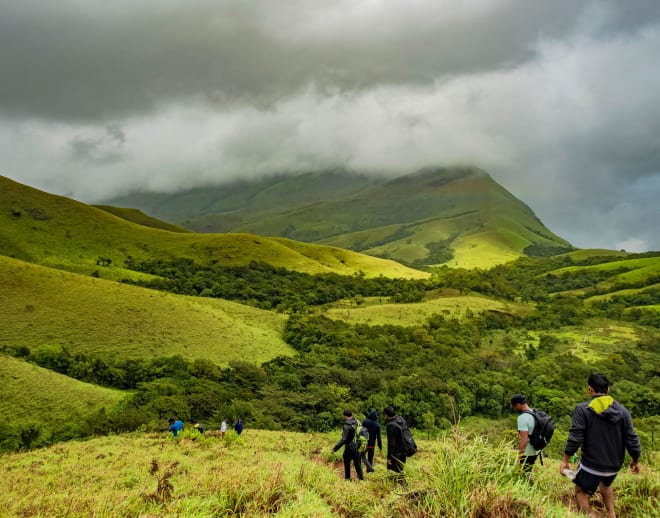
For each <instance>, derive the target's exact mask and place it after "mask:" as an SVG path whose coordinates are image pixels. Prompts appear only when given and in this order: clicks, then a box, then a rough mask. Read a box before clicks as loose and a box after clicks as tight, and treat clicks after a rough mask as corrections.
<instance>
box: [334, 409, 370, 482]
mask: <svg viewBox="0 0 660 518" xmlns="http://www.w3.org/2000/svg"><path fill="white" fill-rule="evenodd" d="M357 428H358V422H357V420H356V419H355V417H353V412H351V411H350V410H348V409H346V410H344V428H343V430H342V434H341V439H339V442H338V443H337V444H335V445H334V447H333V448H332V453H335V452H336V451H337V450H339V448H341V447H342V446H343V447H344V457H343V458H344V478H345V479H346V480H350V479H351V461H353V463H354V464H355V472H356V473H357V476H358V478H359V479H360V480H364V474H363V473H362V459H361V457H360V454H359V453H358V449H357V443H356V442H355V439H356V437H355V434H356V433H357Z"/></svg>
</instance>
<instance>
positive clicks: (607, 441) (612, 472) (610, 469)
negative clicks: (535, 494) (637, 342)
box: [559, 374, 642, 518]
mask: <svg viewBox="0 0 660 518" xmlns="http://www.w3.org/2000/svg"><path fill="white" fill-rule="evenodd" d="M587 384H588V386H589V395H590V396H591V399H590V400H589V401H586V402H584V403H580V404H579V405H577V406H576V407H575V411H574V412H573V422H572V423H571V428H570V430H569V432H568V440H567V441H566V447H565V448H564V458H563V459H562V461H561V463H560V464H559V472H560V473H561V474H565V473H564V472H565V470H567V469H568V462H569V459H570V457H571V456H572V455H574V454H575V453H576V452H577V450H578V449H579V448H581V449H582V453H581V455H580V462H579V464H578V468H577V470H576V473H575V477H574V478H573V483H574V484H575V498H576V500H577V504H578V507H579V508H580V512H581V513H584V514H589V513H590V507H589V496H590V495H593V494H594V493H595V492H596V489H598V491H599V492H600V494H601V495H602V497H603V503H604V504H605V508H606V509H607V513H608V516H609V517H610V518H614V517H616V513H615V511H614V491H613V490H612V487H611V485H612V482H614V479H615V478H616V475H617V473H618V472H619V470H620V469H621V467H622V466H623V459H624V456H625V452H626V450H627V451H628V454H629V455H630V457H631V459H632V461H631V462H630V470H631V471H632V473H633V474H637V473H639V457H640V455H641V453H642V447H641V444H640V442H639V436H638V435H637V433H635V430H634V428H633V424H632V417H630V412H628V410H627V409H626V408H625V407H624V406H623V405H621V404H620V403H619V402H618V401H616V400H614V398H612V397H611V396H609V395H608V392H609V386H610V382H609V380H608V379H607V378H606V377H605V376H604V375H602V374H592V375H591V376H589V379H588V381H587Z"/></svg>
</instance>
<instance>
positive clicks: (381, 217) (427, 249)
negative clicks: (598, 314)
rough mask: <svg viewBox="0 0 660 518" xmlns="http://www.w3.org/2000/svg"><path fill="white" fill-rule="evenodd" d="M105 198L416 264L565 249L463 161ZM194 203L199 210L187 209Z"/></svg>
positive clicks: (201, 223)
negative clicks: (402, 171)
mask: <svg viewBox="0 0 660 518" xmlns="http://www.w3.org/2000/svg"><path fill="white" fill-rule="evenodd" d="M194 200H197V203H194ZM112 203H115V204H117V203H119V204H128V206H135V207H139V208H141V209H142V210H145V211H147V212H149V213H150V214H154V215H158V216H161V217H165V219H168V220H169V221H177V222H180V223H181V224H183V225H184V226H186V227H188V228H192V229H195V230H198V231H203V232H209V231H238V232H249V233H254V234H259V235H267V236H283V237H288V238H291V239H295V240H299V241H306V242H311V243H320V244H328V245H332V246H338V247H341V248H346V249H350V250H355V251H360V252H365V253H367V254H370V255H375V256H380V257H389V258H393V259H395V260H397V261H402V262H405V263H407V264H414V265H417V266H421V265H433V264H450V265H451V266H457V265H458V266H465V267H474V266H479V267H487V266H491V265H493V264H500V263H503V262H506V261H508V260H511V259H515V258H516V257H519V256H521V255H523V254H525V253H529V254H530V255H547V254H550V253H558V252H560V251H561V250H562V249H564V250H565V249H568V248H570V245H569V244H568V243H567V242H566V241H564V240H563V239H561V238H559V237H557V236H556V235H554V234H553V233H552V232H550V231H549V230H548V229H547V228H546V227H545V226H544V225H543V224H542V223H541V222H540V221H539V220H538V218H537V217H536V216H535V215H534V213H533V212H532V211H531V210H530V209H529V207H527V206H526V205H525V204H524V203H522V202H521V201H520V200H518V199H516V198H515V197H513V196H512V195H511V194H510V193H509V192H508V191H506V190H505V189H504V188H502V187H501V186H500V185H498V184H497V183H496V182H494V181H493V180H492V178H490V176H489V175H488V174H486V173H485V172H483V171H480V170H478V169H475V168H468V167H449V168H429V169H425V170H422V171H420V172H418V173H415V174H411V175H407V176H402V177H400V178H397V179H394V180H389V181H388V180H385V179H383V178H379V179H377V178H372V179H367V178H364V177H361V176H359V175H355V174H349V173H339V172H329V173H309V174H306V175H300V176H282V177H271V178H268V179H262V180H255V181H253V182H245V183H238V182H237V183H234V184H230V185H227V186H224V187H218V188H215V189H207V190H206V191H204V192H201V191H199V190H197V191H187V192H182V193H179V194H174V195H155V194H150V195H144V194H141V195H135V196H130V197H125V198H123V199H119V200H112ZM131 204H132V205H131ZM125 206H126V205H125ZM192 207H196V209H195V210H196V211H197V212H198V213H199V215H198V216H197V217H192V218H191V217H189V216H188V214H191V212H192V211H193V209H192ZM164 211H169V212H168V214H167V216H165V214H164ZM184 214H185V215H186V216H184Z"/></svg>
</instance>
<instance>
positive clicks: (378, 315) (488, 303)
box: [323, 295, 532, 326]
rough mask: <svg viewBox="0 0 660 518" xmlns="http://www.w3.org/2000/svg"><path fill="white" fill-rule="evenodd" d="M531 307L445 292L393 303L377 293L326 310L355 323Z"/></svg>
mask: <svg viewBox="0 0 660 518" xmlns="http://www.w3.org/2000/svg"><path fill="white" fill-rule="evenodd" d="M531 309H532V307H531V306H529V305H525V304H518V303H513V302H509V301H499V300H496V299H492V298H489V297H484V296H480V295H453V296H452V295H445V296H435V297H433V298H430V299H429V300H425V301H423V302H416V303H409V304H395V303H389V302H387V301H384V300H382V299H379V298H375V297H373V298H366V299H364V300H361V301H360V303H359V304H358V303H357V302H356V301H344V302H341V303H335V304H330V305H328V306H327V307H325V308H323V314H324V315H326V316H327V317H330V318H334V319H338V320H344V321H346V322H350V323H353V324H358V323H359V324H369V325H386V324H391V325H398V326H419V325H423V324H425V323H426V322H427V321H428V319H429V318H430V317H432V316H433V315H435V314H440V315H443V316H447V317H454V318H459V319H460V318H461V317H463V316H465V315H466V314H468V313H470V312H471V313H475V314H476V313H483V312H484V311H496V312H500V313H506V314H525V313H527V312H529V311H530V310H531Z"/></svg>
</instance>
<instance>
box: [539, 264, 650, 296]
mask: <svg viewBox="0 0 660 518" xmlns="http://www.w3.org/2000/svg"><path fill="white" fill-rule="evenodd" d="M551 274H552V275H556V276H558V277H559V278H562V277H565V278H578V277H583V278H587V277H592V278H595V279H597V282H594V283H592V284H590V285H588V286H586V287H584V288H578V289H572V290H571V289H568V290H565V291H563V292H562V293H565V294H573V295H579V296H585V297H586V299H587V300H591V301H598V300H603V299H606V298H609V297H612V296H613V295H631V294H634V293H638V292H641V291H643V290H647V289H656V290H657V288H658V286H657V285H658V283H659V282H660V255H655V256H650V257H634V258H626V257H625V256H624V257H621V258H617V257H616V256H612V257H611V259H610V260H609V261H607V262H601V263H598V264H593V265H581V266H567V267H565V268H560V269H557V270H554V271H552V272H551ZM567 285H568V282H567Z"/></svg>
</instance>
